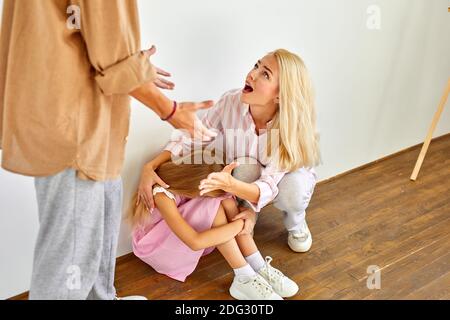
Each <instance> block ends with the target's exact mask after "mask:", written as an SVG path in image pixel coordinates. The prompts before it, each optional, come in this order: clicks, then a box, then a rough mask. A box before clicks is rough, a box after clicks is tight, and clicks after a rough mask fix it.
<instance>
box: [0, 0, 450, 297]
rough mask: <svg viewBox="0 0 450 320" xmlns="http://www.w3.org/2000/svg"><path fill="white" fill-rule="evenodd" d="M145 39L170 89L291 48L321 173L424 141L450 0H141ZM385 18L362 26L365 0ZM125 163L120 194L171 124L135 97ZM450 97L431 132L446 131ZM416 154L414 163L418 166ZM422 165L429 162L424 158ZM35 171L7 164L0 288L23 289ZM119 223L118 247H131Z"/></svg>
mask: <svg viewBox="0 0 450 320" xmlns="http://www.w3.org/2000/svg"><path fill="white" fill-rule="evenodd" d="M0 4H2V0H0ZM139 4H140V9H141V24H142V42H143V45H144V46H146V47H150V45H151V44H156V45H157V46H158V49H159V52H158V54H157V55H156V56H155V57H154V59H153V63H154V64H156V65H158V66H160V67H163V68H166V69H168V70H169V71H171V72H172V73H173V75H174V76H173V79H174V80H175V82H176V83H177V89H176V91H175V92H172V93H169V96H171V97H173V98H176V99H178V100H194V101H195V100H203V99H209V98H211V99H217V98H219V96H220V95H221V94H222V93H223V92H224V91H226V90H228V89H230V88H235V87H240V86H242V84H243V81H244V79H245V75H246V73H247V71H248V70H249V68H251V67H252V65H253V63H254V62H255V61H256V60H257V59H258V58H260V57H261V56H263V55H264V54H265V53H266V52H268V51H270V50H272V49H275V48H279V47H284V48H287V49H290V50H292V51H295V52H297V53H299V54H300V55H301V56H302V57H303V58H304V60H305V62H306V63H307V65H308V67H309V69H310V72H311V74H312V77H313V80H314V83H315V86H316V91H317V111H318V127H319V131H320V133H321V137H322V138H321V148H322V153H323V160H324V164H323V165H322V166H320V167H319V168H318V170H317V171H318V173H319V175H320V179H321V180H323V179H326V178H329V177H331V176H334V175H336V174H339V173H341V172H344V171H347V170H349V169H352V168H355V167H357V166H360V165H362V164H365V163H368V162H370V161H373V160H376V159H379V158H381V157H383V156H386V155H388V154H392V153H394V152H397V151H399V150H401V149H404V148H407V147H409V146H411V145H414V144H417V143H420V142H422V141H423V140H424V138H425V135H426V132H427V129H428V127H429V125H430V123H431V119H432V116H433V114H434V112H435V110H436V108H437V104H438V102H439V99H440V96H441V94H442V91H443V89H444V86H445V84H446V81H447V78H448V77H449V76H450V59H449V56H450V42H449V41H448V39H449V32H450V19H449V18H450V16H449V15H450V14H449V13H448V12H447V6H448V2H447V1H446V0H433V1H429V0H414V1H413V0H395V1H392V0H378V1H377V0H371V1H369V0H345V1H334V0H320V1H306V0H303V1H298V0H278V1H276V2H274V1H268V0H266V1H257V0H247V1H238V0H227V1H221V2H220V3H219V2H218V1H206V0H203V1H200V0H192V1H188V2H187V1H182V0H176V1H163V0H152V1H148V0H145V1H144V0H141V1H140V2H139ZM373 4H375V5H378V6H379V8H380V9H381V29H380V30H369V29H368V28H367V26H366V20H367V18H368V14H367V13H366V10H367V8H368V7H369V5H373ZM132 109H133V111H132V124H131V129H130V136H129V137H130V139H129V141H128V146H127V155H126V159H127V161H126V163H125V167H124V170H123V180H124V187H125V199H124V200H125V203H126V204H127V203H128V201H129V199H130V197H131V194H132V193H133V192H134V188H135V187H136V185H137V181H138V178H139V171H140V168H141V165H142V164H143V163H144V161H146V160H148V159H150V158H151V157H153V156H154V155H156V154H157V153H158V151H159V150H160V149H161V147H162V146H163V145H164V143H165V141H166V139H167V138H168V137H169V134H170V131H171V128H170V127H169V126H168V125H167V124H165V123H162V122H160V121H159V119H158V118H157V117H156V116H155V115H153V114H152V113H151V112H150V111H148V110H147V109H146V108H145V107H143V106H142V105H139V104H138V103H136V102H134V103H133V107H132ZM449 109H450V106H448V105H447V107H446V110H444V113H443V115H442V118H441V120H440V123H439V125H438V128H437V130H436V132H435V134H434V136H440V135H442V134H445V133H448V132H450V110H449ZM413 165H414V164H413V163H411V170H412V168H413ZM425 165H426V162H425ZM36 210H37V209H36V204H35V194H34V187H33V180H32V178H28V177H23V176H18V175H13V174H11V173H9V172H6V171H5V170H2V169H0V213H1V215H0V259H1V260H0V298H7V297H10V296H12V295H15V294H18V293H21V292H23V291H26V290H28V286H29V282H30V275H31V263H32V255H33V246H34V241H35V237H36V234H37V229H38V223H37V212H36ZM128 234H129V229H128V227H127V226H126V225H125V224H123V226H122V230H121V235H120V245H119V255H122V254H125V253H127V252H129V251H130V239H129V236H128Z"/></svg>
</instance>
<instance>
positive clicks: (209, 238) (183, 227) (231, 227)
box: [154, 193, 244, 251]
mask: <svg viewBox="0 0 450 320" xmlns="http://www.w3.org/2000/svg"><path fill="white" fill-rule="evenodd" d="M154 198H155V203H156V205H157V207H158V209H159V211H160V212H161V216H162V217H163V218H164V220H165V221H166V222H167V225H168V226H169V227H170V229H171V230H172V231H173V232H174V233H175V234H176V235H177V237H178V238H180V240H181V241H183V242H184V243H185V244H186V245H187V246H188V247H189V248H191V249H192V250H194V251H197V250H201V249H205V248H209V247H214V246H217V245H219V244H222V243H225V242H227V241H229V240H231V239H233V238H234V237H235V236H236V235H237V234H238V233H239V232H241V230H242V228H243V227H244V221H243V220H242V219H239V220H236V221H233V222H231V223H228V224H225V225H223V226H220V227H215V228H212V229H210V230H206V231H203V232H197V231H196V230H194V228H192V227H191V226H190V225H189V224H188V223H187V222H186V220H184V218H183V217H182V216H181V215H180V212H179V211H178V208H177V206H176V204H175V201H173V200H172V199H170V198H169V197H167V196H166V195H165V194H163V193H157V194H156V195H155V196H154Z"/></svg>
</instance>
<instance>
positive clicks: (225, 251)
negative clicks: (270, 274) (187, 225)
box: [213, 201, 247, 269]
mask: <svg viewBox="0 0 450 320" xmlns="http://www.w3.org/2000/svg"><path fill="white" fill-rule="evenodd" d="M227 223H228V220H227V216H226V215H225V210H224V207H223V201H222V204H221V205H220V206H219V210H218V211H217V215H216V218H215V219H214V221H213V226H214V227H218V226H221V225H224V224H227ZM216 248H217V249H218V250H219V251H220V253H221V254H222V256H223V257H224V258H225V260H227V262H228V264H229V265H230V267H231V268H233V269H238V268H241V267H243V266H245V265H246V264H247V261H246V260H245V258H244V256H243V255H242V252H241V250H240V249H239V246H238V244H237V242H236V240H235V239H234V238H233V239H231V240H229V241H228V242H225V243H222V244H220V245H218V246H217V247H216Z"/></svg>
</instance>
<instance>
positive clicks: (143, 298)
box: [114, 296, 148, 300]
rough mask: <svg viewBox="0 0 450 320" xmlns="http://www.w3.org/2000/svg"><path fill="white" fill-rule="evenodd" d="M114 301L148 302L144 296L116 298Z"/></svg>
mask: <svg viewBox="0 0 450 320" xmlns="http://www.w3.org/2000/svg"><path fill="white" fill-rule="evenodd" d="M114 300H148V299H147V298H146V297H144V296H126V297H121V298H119V297H116V298H115V299H114Z"/></svg>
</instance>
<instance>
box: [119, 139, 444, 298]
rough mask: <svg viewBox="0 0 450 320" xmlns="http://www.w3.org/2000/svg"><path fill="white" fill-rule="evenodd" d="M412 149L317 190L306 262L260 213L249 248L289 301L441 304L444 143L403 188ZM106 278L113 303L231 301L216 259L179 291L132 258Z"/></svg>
mask: <svg viewBox="0 0 450 320" xmlns="http://www.w3.org/2000/svg"><path fill="white" fill-rule="evenodd" d="M420 147H421V146H417V147H414V148H411V149H409V150H406V151H404V152H401V153H399V154H396V155H394V156H392V157H388V158H386V159H383V160H381V161H377V162H376V163H372V164H370V165H368V166H365V167H363V168H358V169H357V170H354V171H353V172H350V173H348V174H345V175H342V176H339V177H337V178H335V179H331V180H329V181H325V182H322V183H320V184H318V185H317V186H316V189H315V192H314V195H313V198H312V201H311V203H310V206H309V209H308V210H307V221H308V224H309V226H310V229H311V232H312V235H313V246H312V248H311V250H310V251H309V252H308V253H294V252H292V251H291V250H290V249H289V248H288V246H287V244H286V241H287V234H286V232H285V230H284V227H283V224H282V215H281V212H279V211H278V210H277V209H275V208H273V207H269V208H266V209H265V210H264V211H263V213H262V215H261V217H260V219H259V220H258V224H257V226H256V229H255V240H256V243H257V244H258V246H259V248H260V250H261V252H262V253H263V255H270V256H272V257H273V259H274V260H273V263H272V264H273V265H274V266H276V267H278V268H279V269H281V270H282V271H283V272H284V273H285V274H286V275H288V276H289V277H291V278H292V279H293V280H294V281H296V282H297V283H298V284H299V285H300V292H299V294H298V295H297V296H295V297H293V299H416V298H418V299H450V134H449V135H446V136H443V137H441V138H439V139H435V140H433V142H432V143H431V145H430V148H429V150H428V153H427V156H426V158H425V161H424V164H423V166H422V169H421V171H420V174H419V177H418V179H417V181H415V182H413V181H411V180H409V177H410V175H411V172H412V169H413V167H414V164H415V161H416V159H417V156H418V154H419V151H420ZM174 258H175V259H176V257H174ZM370 265H376V266H378V267H379V268H380V269H381V288H380V289H379V290H377V289H374V290H369V289H368V288H367V284H366V282H367V277H368V274H367V267H368V266H370ZM116 273H117V275H116V287H117V290H118V293H119V295H128V294H141V295H145V296H147V297H148V298H149V299H231V297H230V295H229V294H228V288H229V286H230V284H231V281H232V278H233V275H232V271H231V270H230V268H229V267H228V265H227V264H226V262H225V260H224V259H223V258H222V256H221V255H220V254H219V252H218V251H217V250H216V251H214V252H213V253H212V254H210V255H209V256H206V257H203V258H202V259H201V260H200V263H199V265H198V267H197V269H196V270H195V271H194V273H193V274H192V275H191V276H190V277H188V279H187V281H186V282H185V283H181V282H178V281H176V280H172V279H170V278H168V277H166V276H163V275H160V274H158V273H156V272H155V271H153V269H152V268H150V267H149V266H147V265H146V264H145V263H143V262H141V261H140V260H138V259H137V258H135V257H133V256H128V257H125V258H123V259H121V260H119V263H118V265H117V272H116Z"/></svg>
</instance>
